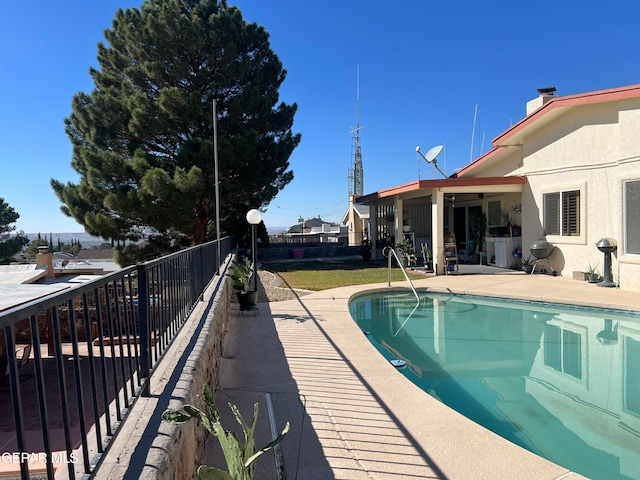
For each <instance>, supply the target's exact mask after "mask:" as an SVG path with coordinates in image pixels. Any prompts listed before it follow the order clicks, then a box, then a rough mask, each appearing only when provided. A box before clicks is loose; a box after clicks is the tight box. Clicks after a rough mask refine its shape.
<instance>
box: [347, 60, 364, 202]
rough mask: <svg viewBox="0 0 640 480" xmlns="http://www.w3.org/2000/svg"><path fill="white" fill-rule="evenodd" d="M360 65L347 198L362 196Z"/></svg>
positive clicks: (352, 128)
mask: <svg viewBox="0 0 640 480" xmlns="http://www.w3.org/2000/svg"><path fill="white" fill-rule="evenodd" d="M363 128H364V127H361V126H360V65H358V69H357V75H356V124H355V126H352V127H351V134H352V135H353V140H352V152H351V154H352V155H353V162H352V164H351V168H350V169H349V196H351V195H355V196H362V195H364V170H363V168H362V146H361V145H360V130H362V129H363Z"/></svg>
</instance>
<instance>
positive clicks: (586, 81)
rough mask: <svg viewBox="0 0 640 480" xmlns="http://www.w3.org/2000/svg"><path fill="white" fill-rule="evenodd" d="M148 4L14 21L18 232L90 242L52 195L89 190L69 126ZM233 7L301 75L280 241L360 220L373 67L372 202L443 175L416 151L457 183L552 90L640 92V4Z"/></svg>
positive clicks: (6, 95)
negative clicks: (117, 28) (306, 227)
mask: <svg viewBox="0 0 640 480" xmlns="http://www.w3.org/2000/svg"><path fill="white" fill-rule="evenodd" d="M141 4H142V2H141V1H139V0H138V1H124V0H100V1H99V2H89V1H86V0H65V1H64V2H45V1H41V0H36V1H32V2H30V7H29V9H28V11H29V13H26V10H25V9H24V8H22V7H20V6H19V5H18V4H16V5H15V6H13V7H10V8H5V9H4V11H3V15H2V16H1V17H0V45H2V48H1V49H0V165H1V166H2V175H0V197H3V198H4V199H5V201H6V202H8V203H9V204H10V205H11V206H12V207H14V208H15V210H16V211H17V212H18V213H19V214H20V219H19V220H18V222H17V224H16V225H17V227H18V229H21V230H24V231H25V232H27V233H35V232H38V231H40V232H43V233H46V232H80V231H82V227H81V226H80V225H78V224H77V223H76V222H75V221H74V220H72V219H70V218H68V217H66V216H64V215H63V214H62V213H61V212H60V202H59V201H58V199H57V197H56V196H55V195H54V194H53V191H52V190H51V187H50V186H49V181H50V179H51V178H56V179H57V180H61V181H64V182H66V181H72V182H76V181H77V176H76V174H75V172H74V171H73V170H72V169H71V167H70V165H69V164H70V160H71V145H70V142H69V140H68V138H67V136H66V134H65V133H64V124H63V119H64V118H65V117H67V116H68V115H69V114H70V112H71V107H70V105H71V98H72V96H73V94H74V93H76V92H78V91H85V92H90V91H91V90H92V89H93V84H92V82H91V79H90V77H89V74H88V69H89V67H90V66H97V62H96V53H97V49H96V45H97V43H98V42H99V41H101V40H103V38H104V37H103V31H104V29H106V28H109V27H110V26H111V20H112V19H113V16H114V13H115V11H116V10H117V8H119V7H122V8H127V7H139V6H140V5H141ZM229 4H232V5H236V6H238V7H239V8H240V10H241V11H242V14H243V16H244V18H245V20H247V21H250V22H257V23H259V24H261V25H263V26H264V27H265V28H266V30H267V31H268V32H269V34H270V38H271V46H272V49H273V50H274V52H275V53H276V54H277V55H278V56H279V58H280V60H281V61H282V62H283V65H284V68H285V69H286V70H287V72H288V75H287V79H286V81H285V82H284V84H283V86H282V88H281V90H280V92H281V100H283V101H285V102H287V103H293V102H295V103H297V104H298V113H297V115H296V119H295V123H294V131H295V132H299V133H301V134H302V142H301V143H300V146H299V147H298V148H297V149H296V150H295V151H294V153H293V155H292V156H291V158H290V164H291V169H292V170H293V172H294V177H295V178H294V180H293V181H292V182H291V183H290V184H289V185H287V187H285V189H284V190H283V191H282V192H281V193H280V194H279V195H278V196H277V197H276V198H275V199H274V200H273V202H272V203H271V205H270V206H269V207H268V209H267V211H266V213H265V214H264V216H263V218H264V220H265V223H266V225H267V227H268V228H270V229H272V228H274V227H279V226H289V225H293V224H295V223H297V220H298V217H300V216H303V217H305V218H310V217H317V216H318V215H320V216H321V217H322V218H323V219H325V220H329V221H340V219H341V218H342V216H343V214H344V212H345V211H346V208H347V201H348V182H347V177H348V169H349V166H350V164H351V161H352V158H351V150H352V149H351V145H352V136H351V133H350V131H351V127H352V126H353V125H354V124H355V121H356V92H357V89H356V72H357V70H358V68H359V72H360V88H359V92H360V125H361V126H363V127H364V128H363V129H362V131H361V142H362V152H363V163H364V192H365V193H371V192H374V191H376V190H379V189H381V188H386V187H390V186H394V185H399V184H402V183H406V182H410V181H413V180H416V179H417V178H418V176H420V178H423V179H424V178H436V177H437V176H438V174H437V172H434V170H433V167H431V166H429V165H427V164H426V163H424V161H421V162H422V163H419V158H418V156H417V154H416V153H415V147H416V146H417V145H421V146H422V148H423V152H426V151H427V150H428V149H429V148H431V147H432V146H435V145H439V144H443V145H445V149H444V151H443V153H442V154H441V155H440V157H438V162H439V163H438V164H439V166H440V167H441V168H443V169H445V170H446V172H447V173H449V174H450V173H453V171H454V169H456V168H460V167H462V166H464V165H465V164H467V163H468V162H469V160H470V158H471V157H473V158H476V157H477V156H479V155H480V154H481V153H482V152H486V151H487V150H488V149H489V148H490V146H491V140H492V139H493V138H494V137H496V136H497V135H498V134H500V133H501V132H502V131H504V130H505V129H507V128H509V126H510V125H512V124H513V123H515V122H517V121H518V120H520V119H521V118H522V117H523V116H524V115H525V104H526V102H527V101H529V100H531V99H533V98H535V97H536V96H537V91H536V89H537V88H539V87H546V86H555V87H556V88H557V92H556V93H557V94H558V95H570V94H574V93H580V92H586V91H591V90H599V89H605V88H613V87H619V86H623V85H632V84H636V83H640V60H639V59H638V58H639V57H638V54H637V49H638V46H639V45H638V44H639V41H638V37H637V19H638V18H640V3H638V2H635V1H632V0H629V1H622V2H612V3H610V4H606V6H605V7H604V8H603V3H602V2H596V1H592V0H588V1H581V2H578V1H566V2H533V1H527V0H519V1H515V0H500V1H498V0H467V1H462V0H461V1H451V0H440V1H431V0H405V1H403V2H397V3H396V4H394V2H388V1H385V2H382V1H379V0H369V1H364V0H361V1H350V0H326V1H323V2H306V1H300V0H271V1H264V0H237V1H235V2H234V1H232V0H230V1H229ZM476 105H478V111H479V113H478V115H477V118H476V127H475V135H474V138H475V142H474V145H473V146H472V142H471V138H472V132H473V126H474V114H475V111H476ZM418 169H419V171H418Z"/></svg>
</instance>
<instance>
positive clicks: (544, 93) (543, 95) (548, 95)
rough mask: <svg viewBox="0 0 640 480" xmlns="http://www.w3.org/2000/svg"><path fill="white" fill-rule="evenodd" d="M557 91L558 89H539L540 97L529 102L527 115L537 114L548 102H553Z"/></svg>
mask: <svg viewBox="0 0 640 480" xmlns="http://www.w3.org/2000/svg"><path fill="white" fill-rule="evenodd" d="M555 91H556V87H542V88H539V89H538V93H539V94H540V95H538V96H537V97H536V98H534V99H533V100H530V101H529V102H527V115H530V114H531V113H533V112H535V111H536V110H538V109H539V108H540V107H542V106H543V105H544V104H545V103H547V102H548V101H550V100H553V98H554V97H553V93H554V92H555Z"/></svg>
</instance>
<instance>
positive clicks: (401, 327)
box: [382, 247, 420, 337]
mask: <svg viewBox="0 0 640 480" xmlns="http://www.w3.org/2000/svg"><path fill="white" fill-rule="evenodd" d="M385 250H386V251H387V254H386V256H387V258H389V276H388V284H389V286H391V254H393V256H394V257H396V261H397V262H398V265H402V262H401V261H400V258H399V257H398V254H397V253H396V251H395V250H394V249H393V248H391V247H385ZM385 250H383V251H382V254H383V255H385ZM402 273H404V278H406V279H407V282H409V286H410V287H411V291H412V292H413V294H414V295H415V297H416V301H417V303H416V306H415V307H413V310H411V313H410V314H409V316H408V317H407V318H406V319H405V321H404V322H402V325H400V328H398V331H397V332H396V333H394V334H393V336H394V337H395V336H396V335H398V333H400V330H402V329H403V328H404V326H405V324H406V323H407V322H408V321H409V319H410V318H411V317H412V315H413V314H414V313H415V311H416V310H417V309H418V307H419V306H420V297H419V296H418V292H416V289H415V287H414V286H413V282H411V279H410V278H409V275H407V271H406V270H405V269H404V268H402Z"/></svg>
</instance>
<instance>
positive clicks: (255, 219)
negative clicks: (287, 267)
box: [247, 208, 262, 292]
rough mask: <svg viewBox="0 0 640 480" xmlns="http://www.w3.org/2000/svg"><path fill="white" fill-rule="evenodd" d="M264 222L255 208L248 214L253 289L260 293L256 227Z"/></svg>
mask: <svg viewBox="0 0 640 480" xmlns="http://www.w3.org/2000/svg"><path fill="white" fill-rule="evenodd" d="M261 221H262V213H260V210H257V209H255V208H253V209H251V210H249V211H248V212H247V222H249V223H250V224H251V262H252V268H253V289H254V291H256V292H257V291H258V274H257V272H256V257H257V255H256V251H257V250H258V240H257V237H256V227H257V226H258V224H259V223H260V222H261Z"/></svg>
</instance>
